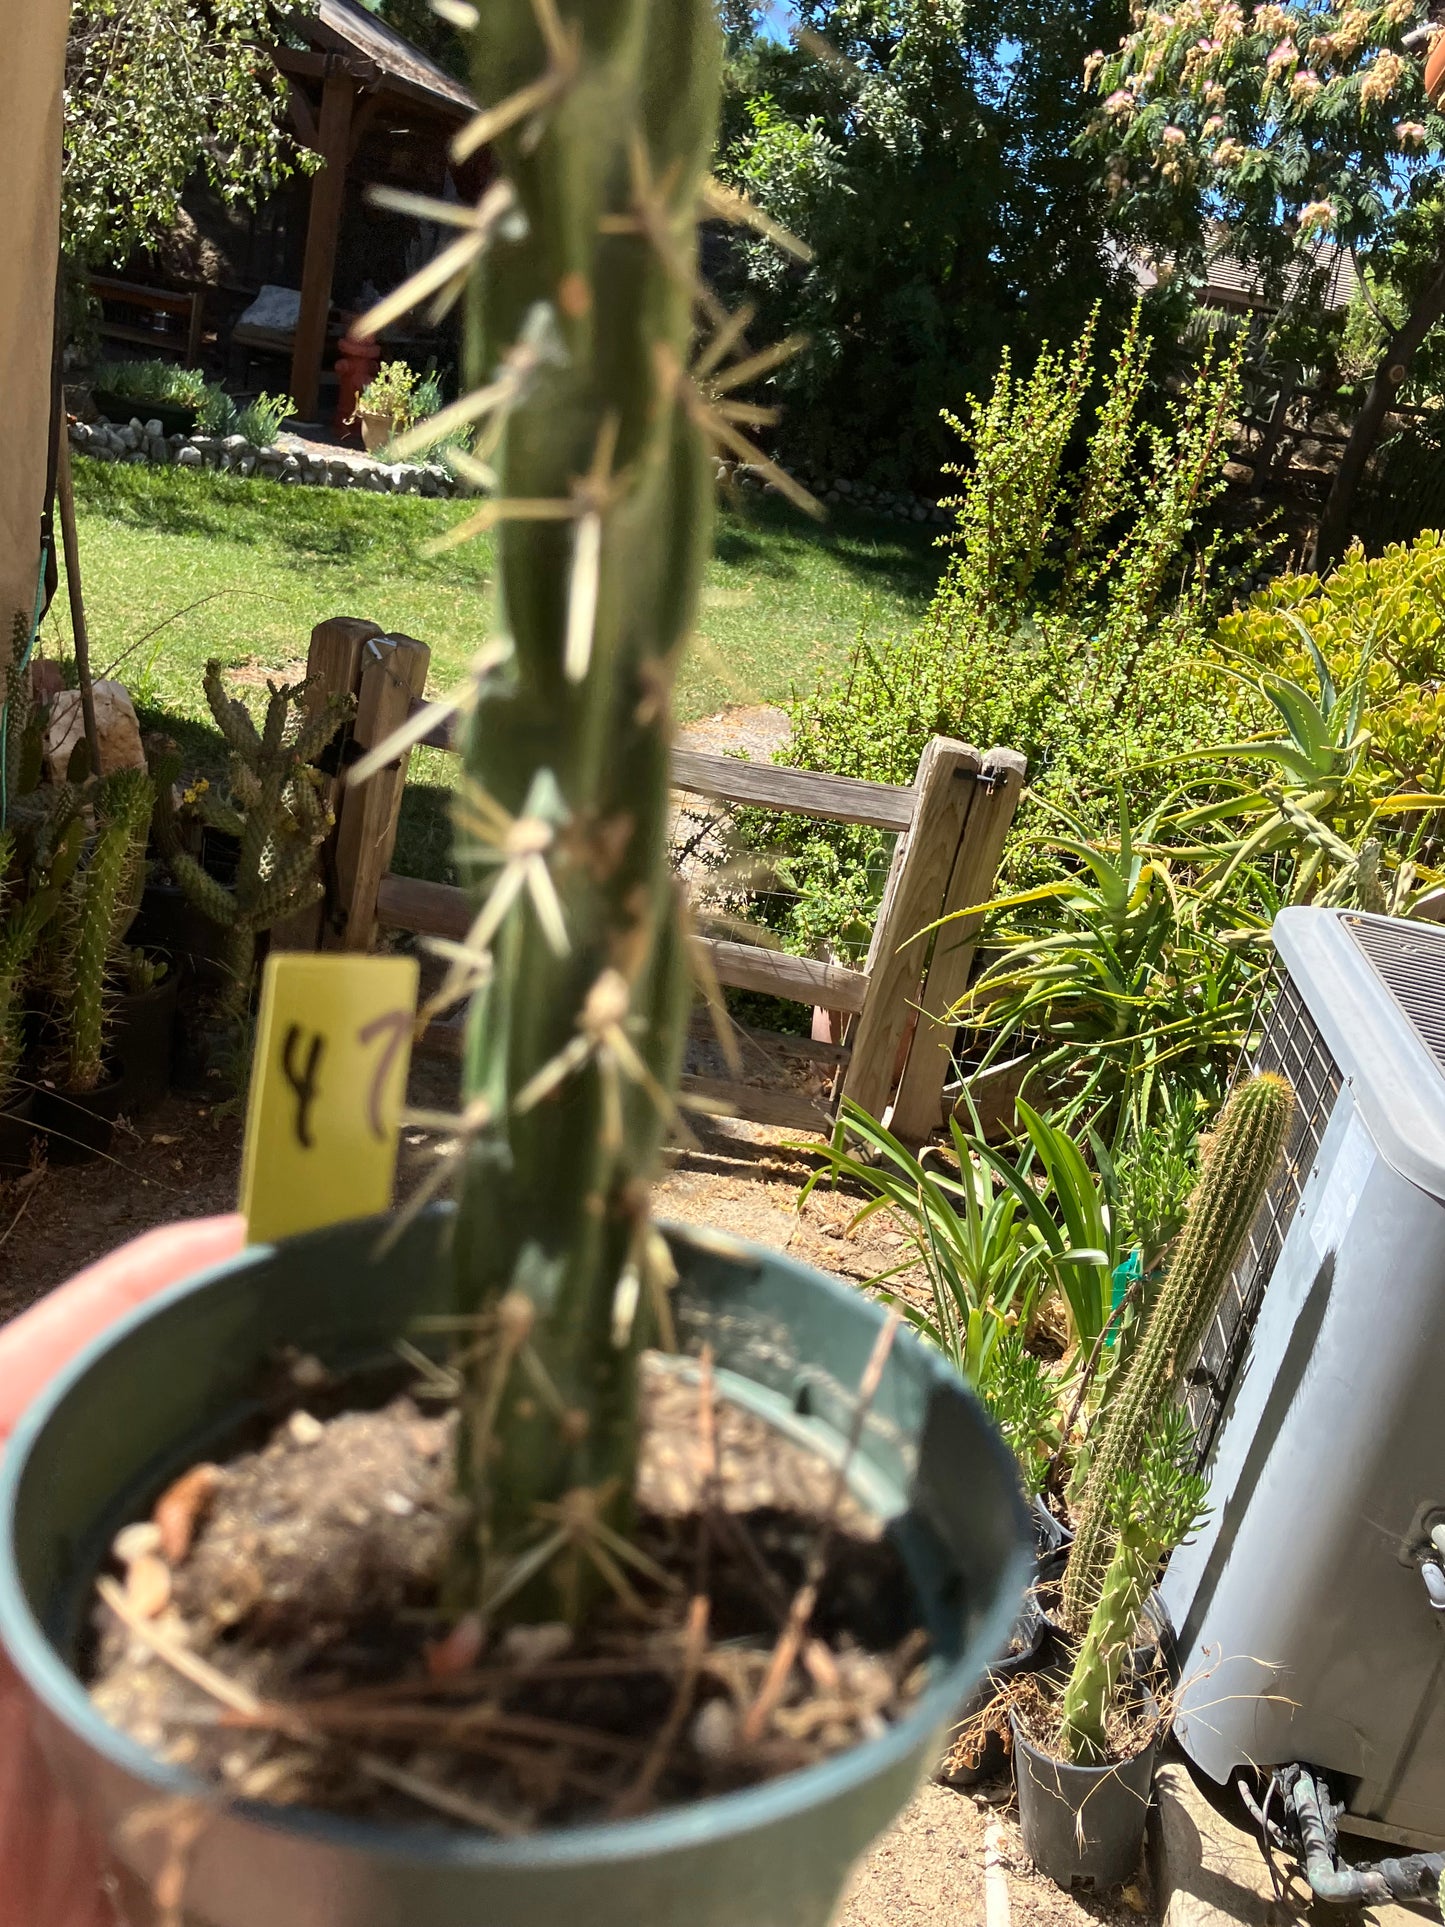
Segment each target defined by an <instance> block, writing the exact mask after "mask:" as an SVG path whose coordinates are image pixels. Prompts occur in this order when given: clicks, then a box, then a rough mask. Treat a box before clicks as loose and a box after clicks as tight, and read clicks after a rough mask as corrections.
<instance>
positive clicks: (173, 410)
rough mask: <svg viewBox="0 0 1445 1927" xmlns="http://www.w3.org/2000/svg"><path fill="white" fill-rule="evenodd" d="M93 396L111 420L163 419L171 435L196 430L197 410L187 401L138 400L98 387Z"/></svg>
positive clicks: (93, 399)
mask: <svg viewBox="0 0 1445 1927" xmlns="http://www.w3.org/2000/svg"><path fill="white" fill-rule="evenodd" d="M90 398H91V400H92V401H93V402H94V403H95V405H96V408H97V409H98V410H99V412H100V413H101V414H102V415H104V416H105V418H106V420H107V421H111V422H118V423H119V424H120V426H121V427H122V428H124V427H125V425H126V424H127V423H128V422H133V421H138V422H159V423H160V425H161V429H162V432H163V433H165V434H167V435H191V434H194V432H195V427H196V411H195V409H194V408H192V407H191V406H190V405H189V404H188V403H186V402H181V401H137V400H136V399H135V397H134V396H132V395H118V394H116V392H115V390H114V389H111V388H94V389H92V390H91V396H90Z"/></svg>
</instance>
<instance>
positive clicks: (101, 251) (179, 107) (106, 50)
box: [62, 0, 309, 265]
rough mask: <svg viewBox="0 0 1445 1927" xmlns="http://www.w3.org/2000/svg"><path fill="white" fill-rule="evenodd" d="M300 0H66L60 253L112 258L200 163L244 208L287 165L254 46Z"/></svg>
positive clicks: (163, 222) (159, 220)
mask: <svg viewBox="0 0 1445 1927" xmlns="http://www.w3.org/2000/svg"><path fill="white" fill-rule="evenodd" d="M307 11H309V7H308V5H307V4H306V0H300V4H299V5H298V4H296V0H209V4H196V0H75V4H74V5H73V7H72V9H71V17H70V40H69V45H68V48H67V52H66V62H65V171H64V200H63V208H62V227H63V233H64V244H65V248H66V252H67V253H68V254H70V255H71V256H72V257H73V258H75V259H77V260H82V261H85V262H89V263H94V264H97V265H99V264H101V263H111V264H119V263H121V262H123V261H124V260H125V258H126V256H127V255H128V254H129V253H130V251H131V249H132V248H133V247H136V246H143V245H145V244H146V243H147V242H151V241H155V240H157V239H158V238H159V237H160V236H161V235H163V234H164V233H165V232H166V230H167V229H168V228H169V227H171V226H172V225H173V224H174V222H175V220H176V217H177V215H178V214H179V212H180V205H181V193H182V191H183V189H184V188H185V185H186V182H187V181H188V180H189V178H190V177H191V175H192V174H193V173H194V172H195V171H196V170H197V169H198V168H200V169H203V170H204V171H205V174H206V176H207V178H208V180H209V181H210V184H211V186H212V187H213V188H214V189H215V190H216V192H217V193H218V194H220V196H221V198H222V199H223V200H226V201H242V202H246V203H254V202H255V201H256V200H258V199H260V198H261V197H262V196H263V195H265V194H267V193H269V192H270V191H271V189H272V188H273V187H274V186H275V184H276V182H277V181H278V180H279V179H280V178H282V177H283V176H284V175H285V174H286V173H288V172H289V171H290V168H291V167H292V166H293V165H294V164H295V162H296V158H297V157H296V150H295V148H294V147H293V145H292V143H291V141H290V139H289V138H288V136H287V135H286V133H285V131H284V119H285V111H286V82H285V80H284V78H283V77H282V75H281V74H280V73H279V72H278V71H277V69H276V65H275V62H274V61H273V60H272V59H271V57H270V55H269V54H268V52H267V51H266V48H267V45H268V44H269V43H274V42H275V41H276V40H278V39H279V38H281V36H282V34H283V33H284V32H285V31H286V30H287V26H288V23H289V21H291V20H294V18H295V16H296V14H297V13H298V12H301V13H304V12H307Z"/></svg>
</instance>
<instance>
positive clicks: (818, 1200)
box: [0, 1063, 902, 1319]
mask: <svg viewBox="0 0 1445 1927" xmlns="http://www.w3.org/2000/svg"><path fill="white" fill-rule="evenodd" d="M452 1082H454V1076H453V1075H452V1074H449V1073H448V1072H447V1071H446V1070H445V1069H443V1068H439V1067H437V1066H435V1065H432V1064H425V1063H424V1064H420V1065H418V1067H417V1072H416V1074H415V1076H414V1078H413V1092H412V1095H413V1101H414V1102H422V1103H425V1104H427V1105H429V1106H430V1105H437V1104H445V1103H447V1102H448V1086H449V1084H450V1083H452ZM695 1129H696V1132H697V1136H698V1146H697V1148H696V1149H695V1150H688V1151H682V1152H678V1153H676V1154H675V1155H674V1158H673V1161H672V1167H671V1169H670V1170H669V1171H668V1173H667V1175H666V1177H665V1178H664V1179H663V1181H662V1183H661V1185H660V1186H659V1189H658V1194H657V1212H658V1215H659V1216H660V1217H663V1218H675V1219H678V1220H680V1221H682V1222H684V1223H689V1224H707V1225H712V1226H714V1227H716V1228H717V1229H719V1230H723V1231H729V1232H732V1233H733V1234H734V1235H735V1236H737V1237H740V1238H751V1239H755V1240H756V1241H757V1242H758V1243H759V1244H768V1245H773V1246H776V1247H777V1248H778V1249H780V1250H786V1251H789V1252H791V1253H792V1255H793V1256H795V1257H797V1258H799V1259H801V1260H802V1261H803V1262H804V1263H805V1264H812V1265H816V1266H818V1267H819V1269H821V1270H825V1271H832V1272H836V1273H837V1274H838V1275H839V1276H841V1277H845V1278H848V1279H851V1280H853V1281H855V1282H862V1281H864V1280H866V1279H868V1278H870V1277H873V1276H874V1275H876V1274H877V1273H878V1272H880V1271H883V1270H885V1269H888V1268H889V1267H891V1266H892V1265H895V1264H897V1262H898V1258H899V1247H900V1245H901V1243H902V1240H901V1238H900V1237H899V1235H898V1234H897V1233H896V1232H889V1231H887V1230H886V1229H884V1228H883V1227H882V1226H880V1225H878V1224H877V1223H876V1221H875V1222H874V1223H872V1224H870V1225H869V1226H868V1227H867V1228H866V1232H865V1235H863V1236H860V1237H858V1238H850V1237H848V1236H847V1235H846V1231H847V1224H848V1219H849V1217H850V1215H851V1213H852V1211H853V1210H854V1209H856V1204H855V1203H854V1202H851V1201H850V1200H848V1199H846V1198H844V1197H842V1196H838V1195H835V1194H834V1193H832V1192H831V1191H829V1190H827V1189H826V1188H824V1187H820V1188H819V1190H818V1191H816V1192H815V1193H814V1196H813V1199H812V1201H810V1204H809V1207H808V1211H807V1213H806V1215H805V1216H802V1217H800V1216H799V1214H798V1209H797V1205H798V1197H799V1194H800V1193H801V1191H802V1189H803V1186H804V1185H805V1184H806V1183H807V1181H808V1178H809V1176H810V1175H811V1173H812V1170H813V1168H814V1167H813V1161H812V1160H811V1159H810V1158H807V1157H805V1156H803V1155H801V1154H800V1153H798V1152H795V1151H790V1150H788V1149H787V1148H786V1143H787V1137H788V1134H787V1133H786V1132H783V1131H774V1130H769V1129H767V1128H765V1127H763V1126H761V1125H750V1124H744V1123H734V1122H733V1121H731V1120H723V1119H717V1120H713V1119H703V1120H698V1121H697V1123H696V1125H695ZM403 1135H404V1144H403V1159H402V1169H401V1175H400V1178H399V1181H398V1192H399V1195H401V1196H405V1195H406V1194H407V1192H408V1190H409V1189H410V1187H411V1185H412V1184H413V1183H414V1182H415V1181H416V1178H417V1176H418V1175H419V1174H420V1173H421V1172H422V1171H423V1170H424V1168H425V1162H426V1154H425V1145H426V1140H425V1139H424V1138H423V1136H422V1134H421V1133H420V1132H416V1131H410V1130H408V1131H406V1132H404V1134H403ZM240 1151H241V1127H240V1123H239V1121H238V1120H237V1119H236V1118H235V1117H233V1116H231V1115H228V1114H225V1113H224V1112H223V1113H221V1114H219V1115H218V1113H217V1109H216V1107H215V1106H214V1105H212V1104H208V1103H205V1102H202V1101H200V1100H198V1099H196V1098H194V1097H189V1096H185V1095H182V1094H180V1093H172V1095H171V1096H170V1097H168V1098H167V1099H166V1100H165V1102H164V1104H162V1105H161V1106H160V1108H159V1109H157V1110H155V1111H152V1112H150V1113H148V1114H147V1115H146V1116H145V1117H144V1118H142V1119H141V1120H139V1122H138V1124H137V1125H136V1126H134V1127H131V1128H128V1129H126V1130H125V1131H123V1132H122V1133H121V1135H120V1136H119V1137H118V1138H117V1140H116V1144H115V1147H114V1151H113V1154H112V1156H111V1157H110V1158H108V1159H105V1160H102V1161H99V1162H96V1163H93V1164H86V1165H78V1166H59V1165H56V1166H52V1167H46V1166H44V1165H41V1166H40V1167H38V1168H37V1169H36V1170H35V1171H34V1172H32V1173H29V1174H27V1175H26V1176H25V1177H22V1178H20V1179H19V1180H17V1181H14V1182H12V1183H9V1184H0V1319H5V1318H10V1317H13V1316H14V1315H15V1313H16V1312H18V1311H23V1310H24V1308H25V1307H26V1306H27V1305H28V1304H31V1303H33V1302H34V1300H35V1299H36V1298H38V1297H40V1296H41V1294H42V1293H44V1292H46V1291H49V1290H50V1289H51V1288H52V1287H53V1286H55V1285H58V1284H60V1283H62V1282H63V1281H64V1280H65V1279H66V1278H69V1277H71V1276H72V1275H73V1274H74V1273H75V1272H77V1271H79V1270H80V1269H81V1268H82V1267H83V1266H84V1265H87V1264H89V1263H91V1262H92V1260H94V1259H96V1258H99V1257H101V1256H102V1255H103V1254H104V1253H105V1252H107V1251H110V1250H113V1249H114V1247H115V1246H116V1245H118V1244H123V1243H124V1242H125V1241H126V1240H127V1239H128V1238H133V1237H136V1236H137V1235H138V1234H139V1233H140V1232H142V1231H148V1230H150V1229H151V1228H152V1227H154V1226H156V1225H160V1224H167V1223H169V1222H170V1221H171V1220H172V1219H176V1218H193V1217H203V1216H205V1215H207V1214H208V1213H211V1212H216V1211H230V1210H234V1208H235V1202H236V1185H237V1177H238V1172H239V1166H240Z"/></svg>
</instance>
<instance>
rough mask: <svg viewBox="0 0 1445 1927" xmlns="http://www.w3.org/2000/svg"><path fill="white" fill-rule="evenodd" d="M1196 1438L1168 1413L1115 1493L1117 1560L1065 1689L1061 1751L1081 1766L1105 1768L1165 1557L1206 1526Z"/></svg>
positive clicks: (1183, 1420)
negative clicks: (1128, 1667) (1128, 1669)
mask: <svg viewBox="0 0 1445 1927" xmlns="http://www.w3.org/2000/svg"><path fill="white" fill-rule="evenodd" d="M1193 1452H1194V1438H1193V1434H1192V1432H1191V1430H1190V1427H1189V1422H1188V1418H1187V1415H1186V1414H1185V1413H1183V1412H1181V1411H1179V1410H1177V1409H1176V1410H1175V1411H1173V1412H1171V1413H1169V1414H1168V1415H1167V1416H1166V1418H1165V1421H1164V1424H1163V1426H1162V1427H1161V1429H1160V1431H1159V1433H1158V1434H1157V1435H1156V1437H1155V1438H1154V1439H1153V1441H1152V1442H1151V1444H1150V1446H1149V1447H1148V1448H1147V1449H1146V1452H1145V1455H1144V1463H1143V1466H1142V1467H1141V1469H1140V1470H1139V1471H1138V1472H1137V1473H1136V1472H1132V1471H1131V1472H1129V1473H1128V1474H1126V1475H1125V1477H1124V1478H1123V1479H1122V1480H1121V1482H1120V1484H1119V1487H1118V1489H1117V1490H1116V1492H1115V1493H1114V1495H1113V1498H1114V1504H1113V1515H1112V1520H1111V1524H1112V1527H1113V1531H1114V1535H1115V1545H1114V1555H1113V1557H1112V1559H1111V1560H1110V1561H1109V1565H1108V1569H1107V1571H1106V1572H1105V1574H1104V1583H1103V1588H1102V1590H1101V1591H1100V1594H1099V1599H1098V1603H1097V1605H1096V1606H1095V1607H1094V1610H1093V1613H1092V1615H1091V1616H1090V1619H1089V1628H1088V1631H1087V1632H1086V1633H1085V1635H1084V1640H1083V1644H1082V1645H1081V1646H1080V1648H1079V1654H1078V1657H1077V1659H1076V1660H1075V1661H1074V1670H1073V1672H1072V1673H1071V1674H1070V1676H1069V1682H1068V1685H1067V1686H1066V1687H1065V1689H1064V1701H1063V1717H1062V1722H1061V1725H1060V1733H1059V1738H1060V1750H1061V1752H1062V1753H1063V1756H1064V1758H1065V1759H1066V1760H1069V1761H1071V1762H1072V1763H1073V1764H1074V1765H1075V1766H1102V1765H1103V1764H1104V1762H1105V1760H1106V1759H1107V1757H1108V1737H1107V1736H1108V1723H1109V1714H1110V1712H1111V1711H1112V1710H1113V1707H1114V1704H1115V1699H1116V1695H1117V1692H1118V1686H1119V1675H1120V1672H1121V1670H1122V1668H1123V1663H1124V1659H1125V1657H1126V1655H1127V1654H1128V1652H1129V1650H1130V1648H1131V1647H1132V1646H1133V1645H1134V1644H1135V1642H1136V1640H1137V1638H1138V1633H1139V1622H1140V1620H1141V1618H1142V1617H1143V1612H1144V1602H1145V1601H1146V1600H1147V1599H1148V1597H1149V1593H1150V1590H1151V1589H1152V1587H1153V1584H1154V1577H1155V1574H1156V1573H1157V1571H1158V1569H1159V1561H1160V1560H1161V1559H1162V1558H1163V1557H1164V1556H1165V1554H1166V1553H1169V1552H1172V1551H1173V1550H1174V1548H1175V1546H1177V1545H1179V1544H1180V1542H1181V1541H1182V1540H1184V1539H1186V1538H1187V1537H1188V1536H1189V1534H1190V1533H1191V1532H1193V1531H1194V1530H1195V1529H1196V1527H1197V1526H1198V1525H1199V1524H1200V1523H1201V1522H1202V1520H1203V1516H1204V1495H1205V1492H1206V1490H1207V1489H1208V1488H1207V1482H1206V1481H1205V1480H1204V1479H1203V1478H1201V1477H1200V1475H1199V1474H1198V1473H1197V1472H1195V1471H1194V1470H1193V1468H1192V1463H1191V1461H1192V1458H1193Z"/></svg>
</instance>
